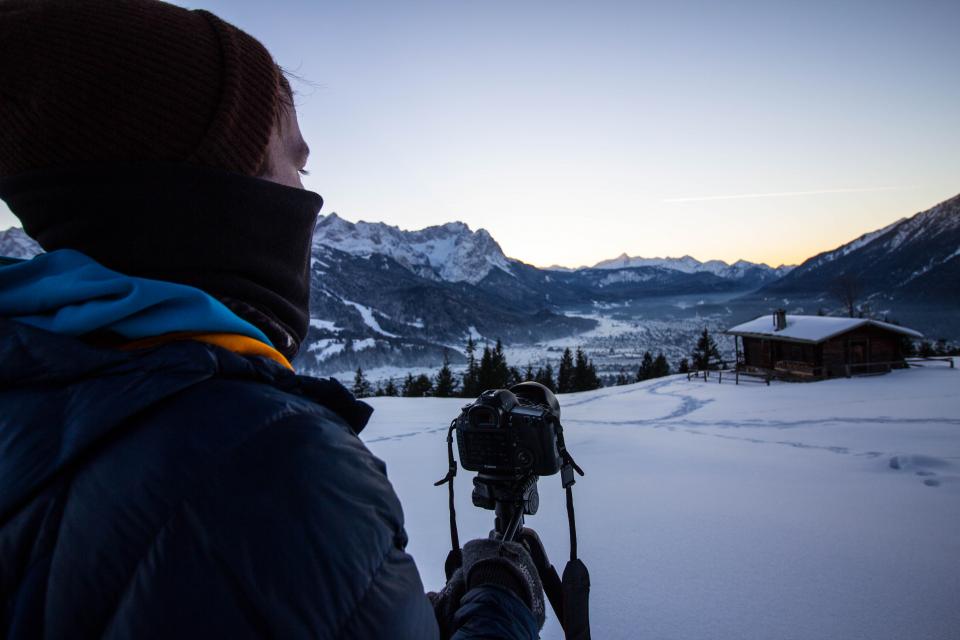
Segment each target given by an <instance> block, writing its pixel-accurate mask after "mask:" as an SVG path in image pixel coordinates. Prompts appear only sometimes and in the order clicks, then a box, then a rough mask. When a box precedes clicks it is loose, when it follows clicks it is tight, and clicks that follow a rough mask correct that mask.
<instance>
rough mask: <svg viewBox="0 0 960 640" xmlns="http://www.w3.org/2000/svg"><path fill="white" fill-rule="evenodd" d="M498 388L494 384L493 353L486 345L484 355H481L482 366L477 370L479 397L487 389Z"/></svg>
mask: <svg viewBox="0 0 960 640" xmlns="http://www.w3.org/2000/svg"><path fill="white" fill-rule="evenodd" d="M498 388H499V387H496V386H494V383H493V352H492V351H490V347H489V346H487V345H484V347H483V353H482V354H480V366H479V367H478V368H477V395H480V394H481V393H483V392H484V391H486V390H487V389H498Z"/></svg>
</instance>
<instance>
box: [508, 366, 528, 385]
mask: <svg viewBox="0 0 960 640" xmlns="http://www.w3.org/2000/svg"><path fill="white" fill-rule="evenodd" d="M509 371H510V379H509V380H507V386H508V387H512V386H513V385H515V384H520V383H521V382H523V381H524V380H529V378H524V377H523V374H522V373H520V369H517V368H516V367H510V369H509Z"/></svg>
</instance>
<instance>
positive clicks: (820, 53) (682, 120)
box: [0, 0, 960, 266]
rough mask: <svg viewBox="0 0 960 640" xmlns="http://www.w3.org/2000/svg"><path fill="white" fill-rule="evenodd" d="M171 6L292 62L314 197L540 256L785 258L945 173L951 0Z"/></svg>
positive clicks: (941, 185) (958, 19)
mask: <svg viewBox="0 0 960 640" xmlns="http://www.w3.org/2000/svg"><path fill="white" fill-rule="evenodd" d="M176 4H182V5H183V6H188V7H191V8H204V9H208V10H210V11H213V12H214V13H216V14H218V15H219V16H221V17H222V18H224V19H225V20H228V21H230V22H232V23H234V24H236V25H237V26H239V27H240V28H242V29H244V30H246V31H248V32H249V33H251V34H252V35H254V36H255V37H257V38H258V39H259V40H260V41H261V42H263V43H264V44H265V45H266V47H267V48H268V49H269V50H270V51H271V53H272V54H273V56H274V58H275V59H276V61H277V62H278V63H279V64H280V65H281V66H283V67H284V68H286V69H288V70H290V71H292V72H294V73H296V74H297V75H298V76H300V77H302V78H303V79H304V81H294V82H293V85H294V89H295V91H297V93H298V95H297V98H296V103H297V110H298V114H299V120H300V126H301V129H302V131H303V135H304V137H305V139H306V140H307V142H308V143H309V145H310V148H311V150H312V155H311V159H310V162H309V163H308V165H307V168H308V169H309V170H310V173H311V175H310V176H309V177H306V178H305V179H304V183H305V185H306V187H307V188H309V189H311V190H314V191H316V192H318V193H320V194H321V195H323V197H324V200H325V205H324V210H323V212H322V213H330V212H336V213H337V214H338V215H340V216H341V217H343V218H346V219H347V220H353V221H356V220H367V221H383V222H386V223H388V224H392V225H397V226H399V227H401V228H405V229H418V228H422V227H424V226H428V225H434V224H443V223H445V222H449V221H452V220H462V221H464V222H466V223H467V224H469V225H470V227H471V228H473V229H477V228H485V229H487V230H488V231H490V233H491V234H492V235H493V237H494V238H495V239H496V240H497V241H498V242H499V243H500V245H501V246H502V247H503V249H504V252H505V253H506V254H507V255H508V256H511V257H515V258H519V259H521V260H524V261H526V262H529V263H531V264H535V265H538V266H548V265H554V264H556V265H565V266H580V265H584V264H586V265H589V264H594V263H596V262H598V261H600V260H603V259H607V258H612V257H615V256H617V255H619V254H621V253H627V254H629V255H634V256H637V255H640V256H645V257H654V256H682V255H684V254H689V255H692V256H694V257H696V258H698V259H700V260H707V259H722V260H726V261H728V262H732V261H734V260H737V259H741V258H742V259H747V260H751V261H756V262H767V263H769V264H771V265H774V266H775V265H779V264H781V263H787V264H792V263H798V262H801V261H803V260H804V259H805V258H808V257H810V256H812V255H814V254H816V253H818V252H820V251H824V250H828V249H832V248H834V247H836V246H838V245H840V244H843V243H844V242H847V241H849V240H851V239H853V238H855V237H857V236H859V235H860V234H862V233H865V232H867V231H871V230H873V229H876V228H879V227H882V226H885V225H887V224H889V223H890V222H892V221H894V220H897V219H899V218H901V217H904V216H909V215H912V214H914V213H916V212H918V211H921V210H924V209H927V208H929V207H931V206H933V205H934V204H936V203H938V202H940V201H942V200H945V199H947V198H949V197H951V196H953V195H956V194H957V193H958V192H960V153H958V150H960V38H958V37H957V36H956V25H957V24H960V2H956V0H950V1H946V2H932V1H931V2H924V1H922V0H914V1H909V2H885V1H883V0H874V1H872V2H843V1H836V2H822V3H821V2H777V1H769V0H768V1H764V2H714V1H708V2H657V3H647V2H640V1H637V2H612V1H605V0H593V1H591V2H583V1H581V2H564V1H563V0H551V1H549V2H532V1H523V0H512V1H508V2H500V1H498V0H490V1H486V2H467V1H465V0H443V1H438V2H417V1H414V0H411V1H408V2H392V1H391V2H364V1H362V0H357V1H352V2H315V1H307V0H297V1H277V2H271V3H265V2H259V1H248V0H191V1H189V2H187V1H178V2H177V3H176ZM14 222H15V219H14V218H13V216H12V215H11V214H10V213H9V211H8V210H6V208H5V207H3V205H0V228H3V227H6V226H8V225H9V224H13V223H14Z"/></svg>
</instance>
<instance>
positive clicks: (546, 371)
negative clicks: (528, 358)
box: [533, 362, 557, 393]
mask: <svg viewBox="0 0 960 640" xmlns="http://www.w3.org/2000/svg"><path fill="white" fill-rule="evenodd" d="M533 380H534V382H539V383H540V384H542V385H543V386H545V387H546V388H547V389H550V391H553V392H554V393H556V392H557V383H556V381H555V380H554V379H553V365H552V364H550V363H549V362H548V363H547V365H546V366H545V367H542V368H540V369H537V373H536V375H535V376H534V378H533Z"/></svg>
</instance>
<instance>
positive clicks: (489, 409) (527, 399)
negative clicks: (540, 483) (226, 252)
mask: <svg viewBox="0 0 960 640" xmlns="http://www.w3.org/2000/svg"><path fill="white" fill-rule="evenodd" d="M455 426H456V431H457V447H458V449H459V452H460V463H461V464H462V465H463V468H464V469H467V470H469V471H479V472H481V473H483V474H490V475H498V476H512V477H520V476H525V475H531V474H532V475H537V476H549V475H553V474H555V473H557V472H558V471H560V468H561V467H562V466H563V464H564V461H563V457H562V455H561V451H560V449H561V447H560V446H558V435H559V433H561V432H562V427H560V404H559V403H558V402H557V398H556V396H554V395H553V393H552V392H551V391H550V390H549V389H547V388H546V387H545V386H543V385H541V384H538V383H536V382H522V383H520V384H517V385H514V386H512V387H510V389H490V390H488V391H484V392H483V393H482V394H481V395H480V397H479V398H477V399H476V400H475V401H474V402H473V403H472V404H470V405H467V406H466V407H464V408H463V411H461V413H460V415H459V416H458V417H457V419H456V421H455ZM560 437H562V436H560Z"/></svg>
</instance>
